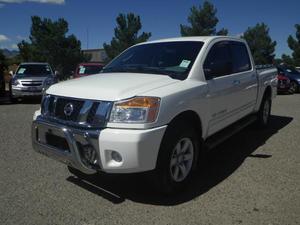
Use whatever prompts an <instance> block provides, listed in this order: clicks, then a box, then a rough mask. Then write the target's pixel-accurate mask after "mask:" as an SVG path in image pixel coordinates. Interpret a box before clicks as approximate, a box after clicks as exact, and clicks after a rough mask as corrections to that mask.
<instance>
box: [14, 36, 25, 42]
mask: <svg viewBox="0 0 300 225" xmlns="http://www.w3.org/2000/svg"><path fill="white" fill-rule="evenodd" d="M16 38H17V40H20V41H22V40H27V37H24V36H22V35H17V36H16Z"/></svg>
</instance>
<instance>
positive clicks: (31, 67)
mask: <svg viewBox="0 0 300 225" xmlns="http://www.w3.org/2000/svg"><path fill="white" fill-rule="evenodd" d="M51 74H52V71H51V68H50V66H49V65H47V64H26V65H20V66H19V68H18V70H17V72H16V75H19V76H45V75H51Z"/></svg>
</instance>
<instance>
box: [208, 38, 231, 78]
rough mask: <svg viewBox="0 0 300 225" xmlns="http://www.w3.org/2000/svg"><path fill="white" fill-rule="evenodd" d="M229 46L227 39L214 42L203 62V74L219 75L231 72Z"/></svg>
mask: <svg viewBox="0 0 300 225" xmlns="http://www.w3.org/2000/svg"><path fill="white" fill-rule="evenodd" d="M231 68H232V62H231V53H230V46H229V42H228V41H221V42H218V43H216V44H215V45H214V46H213V47H212V48H211V49H210V51H209V53H208V55H207V57H206V60H205V62H204V67H203V69H204V72H205V75H206V76H207V77H208V76H213V77H221V76H225V75H229V74H231V73H232V69H231Z"/></svg>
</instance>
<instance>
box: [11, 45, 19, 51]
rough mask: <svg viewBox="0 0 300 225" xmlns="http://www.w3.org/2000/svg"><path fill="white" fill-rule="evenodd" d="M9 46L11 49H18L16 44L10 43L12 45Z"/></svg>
mask: <svg viewBox="0 0 300 225" xmlns="http://www.w3.org/2000/svg"><path fill="white" fill-rule="evenodd" d="M10 48H11V49H13V50H16V49H19V47H18V45H17V44H12V45H11V46H10Z"/></svg>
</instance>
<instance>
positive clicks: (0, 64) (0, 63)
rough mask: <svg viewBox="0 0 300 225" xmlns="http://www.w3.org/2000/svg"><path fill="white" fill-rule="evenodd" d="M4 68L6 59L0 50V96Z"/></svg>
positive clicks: (2, 86)
mask: <svg viewBox="0 0 300 225" xmlns="http://www.w3.org/2000/svg"><path fill="white" fill-rule="evenodd" d="M6 68H7V64H6V57H5V55H4V54H3V52H2V50H1V49H0V94H2V92H3V91H4V71H5V69H6Z"/></svg>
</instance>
